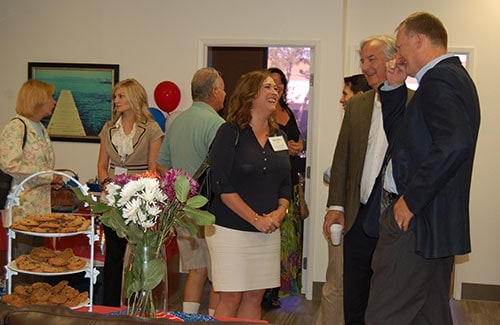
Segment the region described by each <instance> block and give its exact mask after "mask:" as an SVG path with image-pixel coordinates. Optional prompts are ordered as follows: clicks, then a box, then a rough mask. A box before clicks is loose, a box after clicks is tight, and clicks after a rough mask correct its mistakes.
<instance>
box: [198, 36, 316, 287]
mask: <svg viewBox="0 0 500 325" xmlns="http://www.w3.org/2000/svg"><path fill="white" fill-rule="evenodd" d="M204 46H205V48H204V49H203V50H204V51H203V53H204V54H205V57H204V58H203V62H200V64H203V65H204V66H211V67H214V68H216V69H217V70H219V71H220V72H221V73H222V77H223V79H224V83H225V86H226V93H227V97H226V100H228V99H229V98H230V96H231V94H232V92H233V90H234V88H235V85H236V82H237V81H238V79H239V78H240V76H241V75H242V74H244V73H246V72H249V71H253V70H261V69H267V68H270V67H275V68H279V69H281V70H282V71H283V72H284V74H285V76H286V78H287V80H288V87H287V103H288V106H289V107H290V109H291V110H292V112H293V114H294V115H295V119H296V121H297V124H298V127H299V130H300V133H301V137H302V140H303V143H304V150H303V151H302V153H301V154H300V156H299V157H297V158H298V160H299V161H298V165H299V168H298V169H299V171H300V173H301V174H302V176H303V177H305V178H308V175H307V174H308V173H307V172H306V171H307V170H308V168H307V147H308V146H310V145H311V143H309V141H308V140H307V139H308V124H309V119H310V118H309V113H310V112H311V111H312V110H311V108H312V103H311V100H310V99H311V98H312V90H313V88H312V87H313V82H312V81H313V76H314V74H313V71H312V63H313V53H314V47H313V46H311V45H310V44H309V45H293V46H285V45H283V46H281V45H272V44H266V45H265V46H261V45H260V44H258V45H256V46H253V44H252V45H249V46H246V45H245V46H241V45H240V44H238V45H235V46H230V45H229V46H228V45H227V44H223V46H219V45H216V46H210V45H206V44H204ZM205 60H206V61H205ZM225 106H226V107H225V109H227V105H225ZM223 116H225V113H223ZM305 188H306V190H305V194H306V199H307V198H308V192H309V191H308V188H309V185H308V184H307V182H306V186H305ZM307 201H309V200H307ZM310 231H311V230H310V229H309V226H308V222H306V223H304V228H303V244H302V257H303V258H302V259H301V260H300V262H299V263H301V264H302V277H301V278H302V281H301V282H302V293H305V292H307V291H309V289H308V288H309V287H312V281H311V280H310V279H308V272H309V271H308V270H307V252H308V249H309V244H308V241H309V238H314V235H313V234H312V233H311V234H310ZM299 281H300V280H299Z"/></svg>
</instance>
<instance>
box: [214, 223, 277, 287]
mask: <svg viewBox="0 0 500 325" xmlns="http://www.w3.org/2000/svg"><path fill="white" fill-rule="evenodd" d="M205 239H206V241H207V246H208V252H209V254H210V260H211V272H210V273H211V274H212V286H213V288H214V290H215V291H223V292H243V291H249V290H257V289H267V288H276V287H279V286H280V232H279V230H277V231H275V232H273V233H271V234H265V233H261V232H251V231H241V230H235V229H231V228H226V227H221V226H217V225H213V226H208V227H205Z"/></svg>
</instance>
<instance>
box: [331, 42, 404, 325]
mask: <svg viewBox="0 0 500 325" xmlns="http://www.w3.org/2000/svg"><path fill="white" fill-rule="evenodd" d="M360 49H361V50H360V62H361V70H362V71H363V74H364V75H365V77H366V79H367V81H368V84H369V85H370V87H371V88H372V90H369V91H367V92H365V93H363V94H360V95H356V96H354V97H352V98H351V99H350V100H349V102H348V103H347V108H346V112H345V115H344V119H343V121H342V127H341V129H340V133H339V136H338V140H337V145H336V148H335V154H334V157H333V163H332V169H331V181H330V185H329V193H328V202H327V207H328V212H327V214H326V215H325V218H324V222H323V231H324V233H325V234H326V235H327V237H328V238H329V237H330V226H331V225H332V224H334V223H338V224H341V225H343V226H344V233H345V236H344V266H343V272H344V275H343V285H344V317H345V323H346V324H363V323H364V314H365V309H366V305H367V303H368V295H369V290H370V279H371V275H372V270H371V260H372V254H373V251H374V250H375V246H376V243H377V238H376V237H377V236H378V218H379V216H380V197H381V195H380V194H381V192H382V187H381V186H382V183H381V181H380V180H379V177H378V175H379V173H380V170H381V167H382V162H383V158H384V155H385V152H386V149H387V139H386V136H385V133H384V128H383V123H382V110H381V105H380V101H379V96H378V92H377V88H378V87H379V86H380V85H381V84H383V83H384V81H385V80H386V61H387V60H388V59H390V58H391V57H392V56H393V55H394V54H395V53H396V48H395V43H394V38H393V37H392V36H387V35H379V36H372V37H369V38H367V39H364V40H363V41H361V45H360Z"/></svg>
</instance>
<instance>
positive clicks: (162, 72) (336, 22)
mask: <svg viewBox="0 0 500 325" xmlns="http://www.w3.org/2000/svg"><path fill="white" fill-rule="evenodd" d="M344 2H345V3H346V4H347V7H346V8H344ZM395 3H396V4H395ZM453 4H454V6H453V8H451V7H450V6H445V5H444V4H440V3H438V2H436V1H429V0H425V1H419V2H418V3H417V2H407V1H405V2H394V1H389V0H381V1H378V2H366V1H363V0H349V1H343V0H333V1H332V0H310V1H307V2H305V1H299V0H276V1H262V0H257V1H253V2H242V1H231V0H211V1H196V0H183V1H165V0H147V1H135V0H120V1H118V0H107V1H100V0H87V1H68V0H46V1H38V0H2V1H1V2H0V44H1V50H0V107H1V110H2V114H1V116H0V126H1V125H4V124H5V123H6V122H7V121H8V120H9V119H10V118H11V117H12V116H13V114H14V106H15V100H16V95H17V91H18V89H19V87H20V85H21V84H22V83H23V82H24V81H25V80H26V77H27V62H29V61H39V62H44V61H47V62H69V63H72V62H74V63H117V64H120V78H121V79H123V78H127V77H134V78H136V79H138V80H139V81H141V83H143V85H144V86H145V88H146V90H147V91H148V93H149V94H150V106H156V105H155V104H154V100H153V97H152V94H153V90H154V87H155V86H156V85H157V84H158V83H159V82H160V81H162V80H171V81H174V82H175V83H176V84H177V85H179V87H180V88H181V92H182V99H181V103H180V105H179V108H178V109H185V108H187V107H188V106H189V104H190V99H189V97H190V90H189V82H190V79H191V76H192V74H193V72H194V71H195V70H196V69H197V68H199V67H201V65H202V62H203V59H202V58H203V53H202V49H203V46H202V45H201V44H203V43H204V42H205V43H220V42H227V43H228V44H236V43H237V44H239V45H244V44H249V45H255V44H266V43H268V44H270V45H272V44H279V45H286V44H300V43H304V44H308V45H311V44H314V47H315V58H314V59H315V61H314V62H313V65H314V66H313V69H314V71H315V72H316V75H315V87H314V95H313V98H312V106H313V110H312V112H311V113H310V114H311V115H310V122H309V123H310V134H309V141H310V143H311V144H312V148H310V150H309V151H308V155H309V156H308V160H309V162H308V164H309V165H310V166H311V180H310V181H309V183H308V193H309V194H308V196H309V202H310V203H309V205H310V209H311V217H310V218H309V220H308V222H307V227H308V229H309V230H308V231H309V236H308V237H309V239H310V241H309V245H307V246H306V247H305V249H306V254H307V255H309V273H308V274H307V273H306V274H307V275H309V277H308V279H307V283H308V284H310V283H311V282H313V281H324V273H325V268H326V258H327V253H326V242H325V240H324V239H323V236H322V234H321V225H322V221H323V215H324V212H325V209H324V207H325V202H326V195H327V193H326V192H327V188H326V187H325V186H324V185H323V184H322V182H321V174H322V171H323V170H324V168H326V167H327V166H328V165H329V164H330V162H331V158H332V154H333V149H334V146H335V141H336V137H337V133H338V129H339V125H340V119H341V114H340V106H339V104H338V98H339V96H340V90H341V86H342V77H343V75H344V71H343V67H344V66H345V67H346V68H345V73H346V74H348V73H350V72H351V71H349V70H350V66H351V63H352V62H350V61H349V60H346V61H345V62H343V55H344V54H345V55H346V56H347V58H349V59H350V56H351V53H350V51H351V48H356V47H357V44H358V42H359V40H360V39H361V38H363V37H366V36H368V35H371V34H378V33H392V32H393V30H394V28H395V27H396V25H397V24H398V23H399V21H401V20H402V19H403V18H404V17H406V16H407V15H408V14H409V13H411V12H413V11H416V10H422V9H425V10H428V11H431V12H434V13H435V14H437V15H438V16H440V17H441V18H442V19H443V21H444V23H445V25H446V26H447V28H448V31H449V34H450V46H454V47H457V46H458V47H461V46H473V47H475V49H476V52H475V58H476V62H475V64H474V79H475V80H476V84H477V86H478V89H479V93H480V97H481V98H480V100H481V105H482V116H483V120H482V126H481V132H480V139H479V144H478V151H477V159H476V165H475V171H474V184H473V189H472V203H471V212H472V239H473V254H471V255H470V261H468V262H466V263H464V264H463V265H462V266H461V267H459V268H461V269H463V270H459V273H460V274H461V276H462V279H463V281H464V282H472V283H485V284H500V262H498V253H497V252H496V247H497V246H498V245H495V243H494V238H495V235H496V231H497V229H500V227H499V226H500V225H499V223H500V221H499V218H498V212H497V211H498V210H499V206H498V205H499V203H497V201H496V200H498V197H499V195H498V194H499V193H498V192H499V190H498V189H497V187H495V185H496V184H499V183H500V182H499V173H498V172H494V171H496V170H495V167H496V166H497V165H498V164H496V162H497V161H496V160H495V158H496V152H495V148H496V147H497V146H495V144H494V140H493V139H496V138H498V132H497V130H496V128H495V125H494V123H495V121H496V120H499V118H500V116H499V115H500V112H498V111H497V110H495V106H494V105H493V98H494V97H493V96H494V93H493V91H494V90H493V80H490V79H491V77H490V74H492V73H491V72H493V71H497V72H498V71H499V68H498V63H497V61H495V60H494V55H495V53H496V52H498V51H497V50H495V47H499V45H498V44H497V43H495V42H492V39H493V38H492V37H491V34H493V31H497V30H500V28H499V27H500V26H499V24H500V22H499V21H498V19H496V17H493V15H494V13H495V12H498V9H500V8H499V5H497V4H496V3H495V0H487V1H486V0H483V1H482V2H481V3H480V4H479V3H477V2H476V3H469V2H468V1H465V0H455V1H453ZM344 9H345V12H346V15H345V17H343V14H344ZM388 13H389V14H388ZM344 23H345V31H344V30H343V27H344ZM344 32H345V35H343V33H344ZM343 37H345V49H344V45H343ZM354 66H356V65H354ZM488 73H490V74H488ZM489 78H490V79H489ZM490 142H491V143H490ZM54 147H55V150H56V157H57V163H56V167H58V168H72V169H74V170H76V171H78V172H79V173H80V176H81V179H82V180H84V181H85V180H87V179H88V178H91V177H93V176H95V173H96V172H95V165H96V160H97V150H98V145H97V144H89V143H69V142H54ZM486 148H490V150H486ZM311 290H312V288H311V286H310V285H309V286H308V287H307V296H308V297H309V298H311Z"/></svg>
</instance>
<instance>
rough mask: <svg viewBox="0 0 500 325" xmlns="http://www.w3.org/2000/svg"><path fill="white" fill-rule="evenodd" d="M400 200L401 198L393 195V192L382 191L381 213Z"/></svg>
mask: <svg viewBox="0 0 500 325" xmlns="http://www.w3.org/2000/svg"><path fill="white" fill-rule="evenodd" d="M398 198H399V195H398V194H396V193H391V192H388V191H386V190H383V191H382V199H381V202H380V212H383V211H384V210H385V209H387V208H388V207H389V206H390V205H391V204H393V203H394V202H395V201H396V200H397V199H398Z"/></svg>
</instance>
